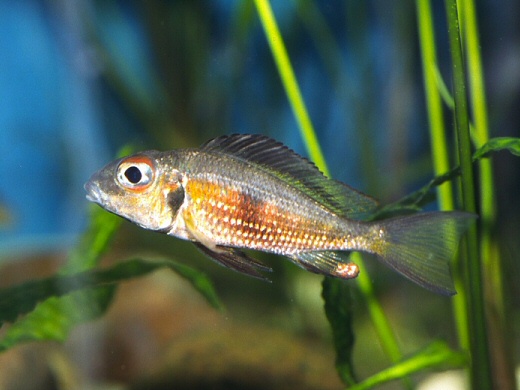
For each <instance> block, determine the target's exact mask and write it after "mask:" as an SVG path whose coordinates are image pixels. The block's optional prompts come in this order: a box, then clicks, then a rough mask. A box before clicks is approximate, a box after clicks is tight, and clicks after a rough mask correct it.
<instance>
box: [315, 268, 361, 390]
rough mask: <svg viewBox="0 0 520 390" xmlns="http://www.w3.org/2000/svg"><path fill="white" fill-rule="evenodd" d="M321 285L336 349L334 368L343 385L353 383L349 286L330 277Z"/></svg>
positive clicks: (352, 340) (352, 337) (352, 336)
mask: <svg viewBox="0 0 520 390" xmlns="http://www.w3.org/2000/svg"><path fill="white" fill-rule="evenodd" d="M322 285H323V290H322V297H323V300H324V301H325V314H326V315H327V319H328V321H329V324H330V326H331V328H332V337H333V338H334V347H335V349H336V370H337V371H338V374H339V377H340V378H341V380H342V381H343V383H344V384H345V385H353V384H354V383H356V379H355V376H354V369H353V366H352V349H353V348H354V332H353V330H352V297H351V290H350V289H351V287H349V284H348V283H346V282H345V281H343V280H339V279H332V278H324V279H323V283H322Z"/></svg>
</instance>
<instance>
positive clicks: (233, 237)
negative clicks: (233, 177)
mask: <svg viewBox="0 0 520 390" xmlns="http://www.w3.org/2000/svg"><path fill="white" fill-rule="evenodd" d="M225 182H228V180H226V181H223V180H221V181H220V182H210V181H204V180H203V179H202V180H201V179H190V180H189V181H188V185H187V187H186V193H187V194H188V195H189V196H190V198H191V202H190V203H189V206H187V207H188V208H189V210H190V212H192V213H193V215H194V216H195V219H196V220H197V221H198V225H197V226H198V227H199V228H200V229H201V230H203V231H204V232H205V234H207V235H208V236H210V237H211V238H212V239H213V240H214V241H215V242H217V243H218V244H219V245H226V246H236V247H248V248H252V249H259V250H265V251H269V252H274V253H280V254H291V253H294V252H297V251H301V250H316V249H322V250H327V249H332V248H335V249H341V248H342V247H344V246H345V237H344V232H342V233H341V234H338V237H335V238H334V239H332V240H331V239H329V236H331V235H332V232H331V227H330V226H326V224H324V223H320V222H319V221H318V220H316V219H310V218H308V217H304V216H302V215H301V214H303V211H304V210H303V208H301V207H300V210H291V211H289V205H288V204H287V202H276V201H275V200H274V199H273V200H260V199H258V198H257V197H254V196H251V195H249V194H250V193H255V192H257V191H255V189H254V188H250V187H249V188H247V189H244V188H237V187H230V186H228V185H227V184H224V183H225ZM284 206H285V207H284ZM291 208H293V209H294V207H291ZM295 211H296V212H297V211H300V215H298V214H297V213H296V212H295ZM324 214H325V213H324ZM327 232H328V233H329V236H328V235H327Z"/></svg>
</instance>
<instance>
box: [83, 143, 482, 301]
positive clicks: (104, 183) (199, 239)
mask: <svg viewBox="0 0 520 390" xmlns="http://www.w3.org/2000/svg"><path fill="white" fill-rule="evenodd" d="M85 189H86V191H87V193H88V194H87V199H88V200H90V201H92V202H95V203H98V204H99V205H100V206H101V207H103V208H105V209H106V210H108V211H110V212H112V213H114V214H117V215H119V216H121V217H124V218H126V219H128V220H129V221H131V222H133V223H136V224H137V225H139V226H141V227H143V228H145V229H149V230H154V231H158V232H161V233H166V234H168V235H171V236H176V237H179V238H181V239H185V240H190V241H192V242H193V243H194V244H195V245H196V246H197V247H198V248H199V249H200V250H201V251H202V252H203V253H205V254H206V255H207V256H209V257H210V258H212V259H214V260H216V261H217V262H218V263H220V264H222V265H224V266H226V267H229V268H232V269H234V270H236V271H239V272H242V273H245V274H248V275H250V276H254V277H257V278H264V277H263V274H262V273H261V272H260V271H271V269H270V268H269V267H267V266H265V265H264V264H262V263H260V262H259V261H258V260H255V259H253V258H252V257H250V256H249V255H248V254H246V253H244V252H243V249H254V250H259V251H264V252H270V253H275V254H279V255H283V256H286V257H288V258H289V259H290V260H292V261H293V262H294V263H296V264H297V265H299V266H300V267H302V268H304V269H307V270H308V271H311V272H314V273H318V274H323V275H327V276H332V277H337V278H343V279H350V278H355V277H356V276H357V275H358V273H359V268H358V266H357V265H356V264H354V263H352V262H350V261H348V258H347V257H345V256H342V254H341V253H340V252H342V251H361V252H368V253H372V254H375V255H377V256H378V258H379V259H380V260H381V261H382V262H383V263H385V264H387V265H388V266H390V267H391V268H393V269H394V270H396V271H397V272H399V273H401V274H402V275H404V276H405V277H407V278H408V279H410V280H412V281H413V282H415V283H417V284H419V285H421V286H423V287H425V288H427V289H430V290H432V291H434V292H436V293H440V294H445V295H452V294H455V293H456V292H455V289H454V287H453V282H452V279H451V276H450V270H449V265H448V262H449V260H450V259H451V258H452V256H454V253H455V251H456V249H457V244H458V241H459V239H460V236H461V235H462V234H463V233H464V231H465V230H466V229H467V228H468V226H469V224H470V223H471V222H472V221H473V220H474V218H475V217H476V216H475V215H473V214H469V213H465V212H459V211H452V212H425V213H418V214H414V215H408V216H400V217H395V218H391V219H385V220H380V221H370V222H367V221H364V219H366V216H367V215H370V214H371V213H374V211H375V210H376V209H377V207H378V204H377V202H376V201H375V200H374V199H372V198H371V197H369V196H367V195H365V194H362V193H361V192H359V191H357V190H354V189H353V188H351V187H349V186H347V185H346V184H343V183H341V182H339V181H336V180H332V179H330V178H327V177H326V176H325V175H323V174H322V173H321V172H320V171H319V170H318V168H317V167H316V166H315V165H314V164H313V163H312V162H310V161H309V160H307V159H305V158H303V157H301V156H299V155H298V154H296V152H294V151H292V150H290V149H289V148H287V147H286V146H284V145H283V144H281V143H279V142H277V141H275V140H273V139H270V138H268V137H265V136H262V135H240V134H235V135H230V136H221V137H218V138H215V139H213V140H210V141H208V142H206V143H205V144H203V145H202V146H201V147H200V148H198V149H195V148H194V149H179V150H172V151H166V152H159V151H155V150H150V151H145V152H141V153H137V154H135V155H133V156H130V157H124V158H121V159H118V160H116V161H113V162H111V163H109V164H108V165H106V166H105V167H104V168H102V169H101V170H99V171H98V172H96V173H95V174H94V175H93V176H92V177H91V178H90V180H89V181H88V182H87V183H86V184H85Z"/></svg>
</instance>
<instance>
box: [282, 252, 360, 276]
mask: <svg viewBox="0 0 520 390" xmlns="http://www.w3.org/2000/svg"><path fill="white" fill-rule="evenodd" d="M290 258H291V259H292V261H293V262H294V263H296V264H297V265H299V266H300V267H302V268H304V269H306V270H308V271H310V272H314V273H315V274H322V275H326V276H332V277H335V278H341V279H353V278H355V277H356V276H358V274H359V267H358V266H357V264H355V263H352V262H348V261H346V259H345V256H342V255H340V254H339V253H338V252H333V251H317V252H300V253H296V254H294V255H292V256H291V257H290Z"/></svg>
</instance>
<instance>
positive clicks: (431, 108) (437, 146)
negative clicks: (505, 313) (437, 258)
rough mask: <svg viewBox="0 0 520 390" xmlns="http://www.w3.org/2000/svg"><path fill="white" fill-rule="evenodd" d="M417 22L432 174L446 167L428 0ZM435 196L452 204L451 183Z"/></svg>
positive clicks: (460, 314)
mask: <svg viewBox="0 0 520 390" xmlns="http://www.w3.org/2000/svg"><path fill="white" fill-rule="evenodd" d="M416 7H417V24H418V28H419V42H420V48H421V54H422V64H423V77H424V89H425V98H426V106H427V110H428V121H429V125H430V142H431V148H432V153H431V154H432V159H433V169H434V172H435V176H438V175H441V174H443V173H444V172H448V171H449V170H450V161H449V153H448V146H447V140H446V129H445V128H444V117H443V110H442V97H441V93H440V90H439V88H438V81H437V78H438V75H437V68H436V67H437V58H436V53H435V36H434V29H433V15H432V11H431V4H430V0H417V1H416ZM437 199H438V203H439V208H440V209H441V210H452V209H453V208H454V197H453V187H452V185H451V182H449V181H447V182H446V183H444V184H443V185H441V186H439V187H437ZM458 263H459V262H458V261H457V262H454V264H453V265H454V266H453V269H454V271H455V272H454V279H455V287H456V289H457V292H458V294H457V295H455V296H454V297H453V312H454V316H455V324H456V326H457V335H458V338H459V345H461V346H462V348H464V349H468V348H469V335H468V333H467V330H468V324H467V317H466V312H467V309H466V303H465V302H466V291H465V290H464V288H463V282H462V275H461V273H460V266H459V264H458Z"/></svg>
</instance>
